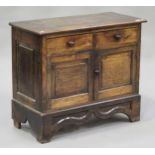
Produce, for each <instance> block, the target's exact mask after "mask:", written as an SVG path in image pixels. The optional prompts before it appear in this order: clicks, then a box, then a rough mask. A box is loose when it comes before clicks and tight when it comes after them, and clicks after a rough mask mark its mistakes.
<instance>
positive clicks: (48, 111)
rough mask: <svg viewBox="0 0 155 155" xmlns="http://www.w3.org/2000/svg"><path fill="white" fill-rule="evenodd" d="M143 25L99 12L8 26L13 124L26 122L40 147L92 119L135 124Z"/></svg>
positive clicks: (120, 16)
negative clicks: (117, 117) (116, 118)
mask: <svg viewBox="0 0 155 155" xmlns="http://www.w3.org/2000/svg"><path fill="white" fill-rule="evenodd" d="M144 21H145V20H142V19H139V18H134V17H129V16H125V15H120V14H116V13H103V14H95V15H84V16H76V17H63V18H54V19H45V20H35V21H25V22H17V23H11V25H12V69H13V99H12V118H13V120H14V125H15V126H16V127H17V128H21V123H25V122H26V121H27V120H28V121H29V123H30V125H31V127H32V129H33V130H34V131H35V133H36V136H37V139H38V141H39V142H42V143H43V142H47V141H49V139H50V137H52V136H53V134H54V133H55V132H56V131H58V130H59V129H61V128H63V127H64V126H66V125H68V124H76V125H79V124H83V123H86V122H87V121H89V120H91V119H93V118H94V117H96V118H102V119H106V118H109V117H111V116H112V115H113V114H115V113H124V114H126V115H127V116H128V118H129V120H130V121H132V122H133V121H138V120H139V119H140V95H139V68H140V43H141V42H140V40H141V23H142V22H144ZM100 28H101V29H100ZM88 29H93V30H92V31H88ZM25 30H26V31H25ZM41 30H44V32H42V33H40V31H41ZM80 30H83V31H80ZM71 31H72V32H71ZM31 32H33V33H31ZM57 32H58V33H60V34H58V35H57V34H56V35H55V34H54V33H57ZM63 32H66V33H65V34H64V33H63ZM79 32H80V33H79ZM38 34H41V36H40V35H38ZM46 34H49V35H46Z"/></svg>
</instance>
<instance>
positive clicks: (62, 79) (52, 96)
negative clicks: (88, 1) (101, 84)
mask: <svg viewBox="0 0 155 155" xmlns="http://www.w3.org/2000/svg"><path fill="white" fill-rule="evenodd" d="M65 57H66V58H65ZM65 57H53V58H51V60H49V62H50V63H49V72H48V73H49V74H48V84H49V85H48V98H49V106H50V108H52V109H61V108H66V107H70V106H77V105H80V104H85V103H88V102H89V101H90V100H91V97H92V82H91V81H92V76H91V74H92V70H91V69H90V67H91V63H90V61H91V58H90V54H88V53H87V54H85V53H83V54H79V55H78V56H76V55H71V56H65Z"/></svg>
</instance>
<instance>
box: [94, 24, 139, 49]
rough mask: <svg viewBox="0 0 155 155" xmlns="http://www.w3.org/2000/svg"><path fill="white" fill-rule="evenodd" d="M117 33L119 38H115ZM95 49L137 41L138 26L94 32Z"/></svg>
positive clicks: (114, 46)
mask: <svg viewBox="0 0 155 155" xmlns="http://www.w3.org/2000/svg"><path fill="white" fill-rule="evenodd" d="M117 35H119V36H120V38H118V39H117V37H116V36H117ZM95 37H96V49H107V48H117V47H121V46H124V45H129V44H134V43H136V42H137V41H138V28H137V27H134V28H126V29H118V30H117V29H116V30H110V31H104V32H98V33H96V36H95Z"/></svg>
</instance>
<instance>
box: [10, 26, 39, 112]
mask: <svg viewBox="0 0 155 155" xmlns="http://www.w3.org/2000/svg"><path fill="white" fill-rule="evenodd" d="M39 42H40V39H39V37H37V36H35V35H33V34H30V33H27V32H25V31H21V30H18V29H16V28H12V69H13V99H15V100H17V101H19V102H21V103H22V104H26V105H29V106H31V107H34V108H36V109H39V107H40V104H39V101H40V96H41V95H40V91H39V90H40V89H39V83H40V82H41V78H40V68H41V67H40V65H41V63H40V52H39V51H40V50H39V49H40V47H39Z"/></svg>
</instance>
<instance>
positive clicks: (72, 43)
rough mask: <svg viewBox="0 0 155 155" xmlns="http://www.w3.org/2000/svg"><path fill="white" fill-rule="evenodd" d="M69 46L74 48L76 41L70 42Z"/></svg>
mask: <svg viewBox="0 0 155 155" xmlns="http://www.w3.org/2000/svg"><path fill="white" fill-rule="evenodd" d="M67 45H68V47H74V46H75V41H68V42H67Z"/></svg>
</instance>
